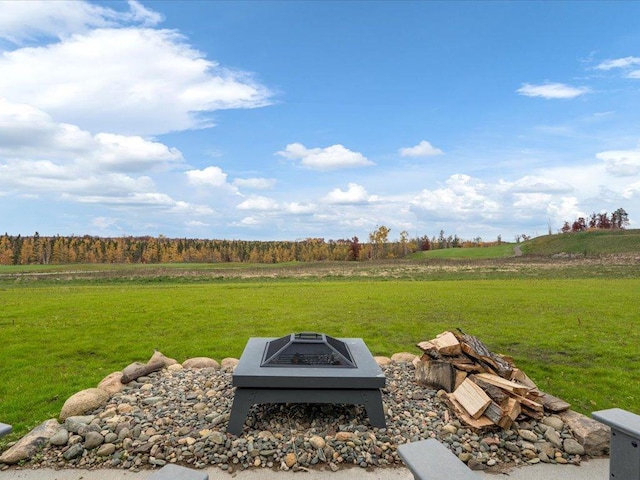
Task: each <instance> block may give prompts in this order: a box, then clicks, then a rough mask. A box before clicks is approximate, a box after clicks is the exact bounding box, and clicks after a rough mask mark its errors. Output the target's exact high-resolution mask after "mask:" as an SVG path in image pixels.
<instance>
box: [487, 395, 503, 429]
mask: <svg viewBox="0 0 640 480" xmlns="http://www.w3.org/2000/svg"><path fill="white" fill-rule="evenodd" d="M504 415H505V414H504V412H503V411H502V408H500V405H498V404H497V403H496V402H494V401H492V402H491V403H490V404H489V405H488V406H487V409H486V410H485V411H484V416H485V417H487V418H488V419H489V420H491V421H492V422H493V423H495V424H496V425H499V424H500V421H501V420H502V417H504Z"/></svg>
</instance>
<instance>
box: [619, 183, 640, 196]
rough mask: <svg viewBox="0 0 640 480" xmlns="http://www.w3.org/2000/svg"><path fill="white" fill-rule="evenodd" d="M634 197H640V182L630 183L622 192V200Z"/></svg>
mask: <svg viewBox="0 0 640 480" xmlns="http://www.w3.org/2000/svg"><path fill="white" fill-rule="evenodd" d="M634 197H640V182H634V183H630V184H629V185H627V186H626V187H625V188H624V190H623V191H622V198H624V199H627V200H628V199H631V198H634Z"/></svg>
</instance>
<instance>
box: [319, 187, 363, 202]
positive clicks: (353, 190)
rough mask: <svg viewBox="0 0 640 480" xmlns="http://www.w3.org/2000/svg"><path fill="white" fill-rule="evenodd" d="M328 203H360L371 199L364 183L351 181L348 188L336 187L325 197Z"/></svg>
mask: <svg viewBox="0 0 640 480" xmlns="http://www.w3.org/2000/svg"><path fill="white" fill-rule="evenodd" d="M324 200H325V202H326V203H329V204H334V205H358V204H362V203H367V202H368V201H369V200H370V197H369V194H368V193H367V191H366V190H365V188H364V187H363V186H362V185H358V184H357V183H350V184H349V185H347V190H346V191H345V190H341V189H339V188H334V189H333V190H331V191H330V192H329V193H328V194H327V196H326V197H325V198H324Z"/></svg>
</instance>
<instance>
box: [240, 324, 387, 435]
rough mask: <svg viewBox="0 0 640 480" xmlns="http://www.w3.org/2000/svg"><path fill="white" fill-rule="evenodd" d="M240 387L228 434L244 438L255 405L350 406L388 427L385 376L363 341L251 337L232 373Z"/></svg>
mask: <svg viewBox="0 0 640 480" xmlns="http://www.w3.org/2000/svg"><path fill="white" fill-rule="evenodd" d="M233 386H234V387H236V392H235V396H234V399H233V406H232V407H231V416H230V418H229V425H228V427H227V431H228V432H229V433H232V434H234V435H240V433H242V427H243V425H244V422H245V419H246V417H247V413H248V412H249V409H250V408H251V406H252V405H255V404H261V403H348V404H359V405H364V407H365V409H366V411H367V415H368V416H369V421H370V422H371V425H373V426H374V427H386V420H385V418H384V410H383V407H382V394H381V392H380V388H382V387H384V386H385V377H384V374H383V373H382V370H381V369H380V367H379V366H378V364H377V363H376V361H375V360H374V358H373V356H372V355H371V352H369V349H368V348H367V346H366V345H365V343H364V341H363V340H362V339H361V338H340V339H338V338H333V337H330V336H328V335H324V334H321V333H298V334H291V335H287V336H285V337H281V338H250V339H249V341H248V342H247V346H246V347H245V349H244V352H243V353H242V356H241V357H240V361H239V362H238V365H237V366H236V368H235V370H234V372H233Z"/></svg>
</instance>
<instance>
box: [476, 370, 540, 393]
mask: <svg viewBox="0 0 640 480" xmlns="http://www.w3.org/2000/svg"><path fill="white" fill-rule="evenodd" d="M476 377H478V378H479V379H480V380H482V381H484V382H487V383H489V384H491V385H495V386H496V387H500V388H501V389H503V390H504V391H506V392H511V393H515V394H517V395H526V394H527V393H529V388H527V387H525V386H524V385H522V384H520V383H516V382H512V381H511V380H507V379H505V378H502V377H499V376H498V375H492V374H490V373H478V374H476Z"/></svg>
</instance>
